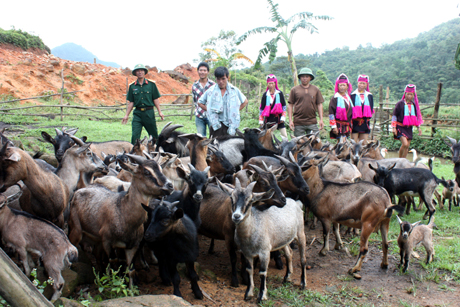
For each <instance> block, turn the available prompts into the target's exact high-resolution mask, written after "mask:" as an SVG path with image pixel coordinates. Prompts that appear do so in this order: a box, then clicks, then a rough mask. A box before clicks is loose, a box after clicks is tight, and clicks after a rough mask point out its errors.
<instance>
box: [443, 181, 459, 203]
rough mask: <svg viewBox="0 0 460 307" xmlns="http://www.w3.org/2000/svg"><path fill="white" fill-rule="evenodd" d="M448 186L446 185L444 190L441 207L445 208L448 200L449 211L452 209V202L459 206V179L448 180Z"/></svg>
mask: <svg viewBox="0 0 460 307" xmlns="http://www.w3.org/2000/svg"><path fill="white" fill-rule="evenodd" d="M446 181H447V186H448V187H444V189H443V190H442V200H441V202H440V204H439V208H440V209H444V203H445V202H446V200H448V201H449V211H452V202H453V203H454V206H458V194H459V193H460V189H459V187H458V184H457V181H455V180H450V179H449V180H446Z"/></svg>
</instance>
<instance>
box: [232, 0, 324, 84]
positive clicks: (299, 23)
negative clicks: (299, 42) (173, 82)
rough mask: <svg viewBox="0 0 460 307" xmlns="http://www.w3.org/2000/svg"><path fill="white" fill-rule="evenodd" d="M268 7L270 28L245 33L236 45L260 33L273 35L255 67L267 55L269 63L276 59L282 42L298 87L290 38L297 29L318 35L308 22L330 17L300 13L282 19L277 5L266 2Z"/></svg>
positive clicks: (270, 0) (260, 52)
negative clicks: (272, 24)
mask: <svg viewBox="0 0 460 307" xmlns="http://www.w3.org/2000/svg"><path fill="white" fill-rule="evenodd" d="M267 2H268V4H269V7H270V14H271V20H272V21H273V22H274V23H275V26H272V27H258V28H255V29H252V30H249V31H247V32H246V33H244V34H243V35H241V36H240V37H239V38H238V40H237V45H239V44H241V43H242V42H243V41H245V40H246V39H247V38H248V37H249V36H250V35H253V34H261V33H273V34H275V37H274V38H272V39H271V40H270V41H268V42H266V43H265V44H264V47H263V48H262V49H260V51H259V56H258V57H257V60H256V64H255V67H256V68H258V67H260V63H261V61H262V58H264V57H265V56H267V55H268V58H269V61H270V63H271V62H272V61H273V60H274V59H275V58H276V52H277V51H278V43H279V42H280V41H281V42H284V43H285V44H286V46H287V49H288V60H289V63H290V66H291V72H292V76H293V79H294V85H298V84H299V81H298V78H297V68H296V65H295V59H294V56H293V52H292V38H293V36H294V34H295V33H296V32H297V30H299V29H304V30H307V31H309V32H310V33H311V34H313V33H318V29H317V28H316V27H315V26H314V25H313V24H312V23H311V22H310V21H311V20H313V19H315V20H318V19H321V20H330V19H332V17H329V16H315V15H313V13H309V12H301V13H297V14H294V15H292V16H291V17H289V18H288V19H284V18H283V17H281V15H280V14H279V12H278V4H277V3H274V2H273V1H272V0H267Z"/></svg>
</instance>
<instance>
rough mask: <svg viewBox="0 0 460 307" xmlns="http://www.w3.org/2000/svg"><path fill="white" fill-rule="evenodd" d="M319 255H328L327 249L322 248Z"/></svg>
mask: <svg viewBox="0 0 460 307" xmlns="http://www.w3.org/2000/svg"><path fill="white" fill-rule="evenodd" d="M319 255H320V256H326V255H327V251H325V250H321V251H320V252H319Z"/></svg>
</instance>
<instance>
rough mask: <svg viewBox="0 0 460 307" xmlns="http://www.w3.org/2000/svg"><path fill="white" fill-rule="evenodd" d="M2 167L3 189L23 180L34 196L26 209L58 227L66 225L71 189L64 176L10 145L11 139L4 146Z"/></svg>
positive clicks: (0, 185) (0, 156) (0, 157)
mask: <svg viewBox="0 0 460 307" xmlns="http://www.w3.org/2000/svg"><path fill="white" fill-rule="evenodd" d="M0 170H1V172H2V176H0V177H1V179H0V192H4V191H5V190H6V189H7V188H8V187H10V186H12V185H14V184H16V183H17V182H18V181H20V180H22V181H23V182H24V184H25V185H26V186H27V188H28V190H29V191H30V194H31V195H32V197H33V201H32V202H30V207H28V208H23V210H25V211H27V212H29V213H31V214H33V215H36V216H39V217H41V218H44V219H46V220H48V221H50V222H52V223H54V224H56V225H57V226H58V227H61V228H62V227H64V210H65V208H66V206H67V204H68V203H69V190H68V188H67V186H66V185H65V183H64V182H63V181H62V180H61V178H59V177H58V176H57V175H56V174H54V173H52V172H49V171H45V170H43V169H42V168H41V167H40V166H38V164H37V163H35V161H34V160H33V159H32V157H31V156H29V154H28V153H26V152H24V151H23V150H21V149H19V148H16V147H8V143H6V144H5V145H3V147H2V149H1V150H0ZM30 194H29V193H28V195H29V196H30ZM23 197H24V195H23ZM21 202H22V201H21ZM21 207H22V205H21Z"/></svg>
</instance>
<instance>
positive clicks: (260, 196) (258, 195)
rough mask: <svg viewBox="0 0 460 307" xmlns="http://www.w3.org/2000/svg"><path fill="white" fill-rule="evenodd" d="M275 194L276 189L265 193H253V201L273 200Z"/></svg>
mask: <svg viewBox="0 0 460 307" xmlns="http://www.w3.org/2000/svg"><path fill="white" fill-rule="evenodd" d="M273 194H275V190H274V189H270V190H268V191H267V192H263V193H252V201H253V202H256V201H264V200H267V199H270V198H272V197H273Z"/></svg>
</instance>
